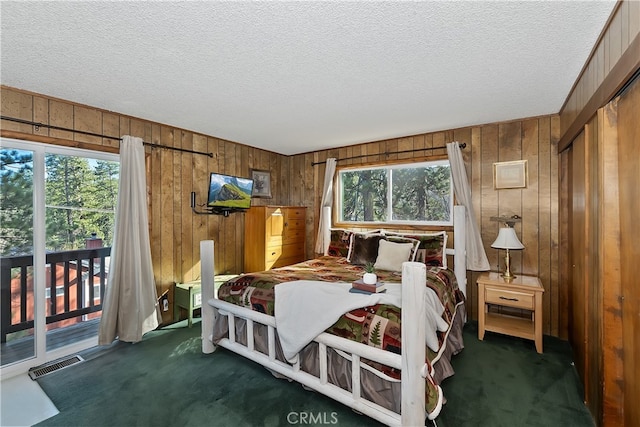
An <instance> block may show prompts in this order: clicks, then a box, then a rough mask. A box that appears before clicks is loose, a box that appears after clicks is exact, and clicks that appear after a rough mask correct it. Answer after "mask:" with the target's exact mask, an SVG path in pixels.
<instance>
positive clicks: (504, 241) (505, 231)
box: [491, 227, 524, 249]
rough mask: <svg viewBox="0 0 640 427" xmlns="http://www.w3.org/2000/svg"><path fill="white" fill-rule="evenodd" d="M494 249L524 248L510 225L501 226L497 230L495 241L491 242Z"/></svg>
mask: <svg viewBox="0 0 640 427" xmlns="http://www.w3.org/2000/svg"><path fill="white" fill-rule="evenodd" d="M491 247H492V248H496V249H524V245H523V244H522V243H520V240H518V236H517V235H516V230H515V229H514V228H511V227H503V228H501V229H500V231H499V232H498V237H497V238H496V241H495V242H493V243H492V244H491Z"/></svg>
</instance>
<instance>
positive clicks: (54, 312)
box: [0, 247, 111, 343]
mask: <svg viewBox="0 0 640 427" xmlns="http://www.w3.org/2000/svg"><path fill="white" fill-rule="evenodd" d="M110 254H111V248H110V247H100V248H93V249H77V250H73V251H63V252H52V253H48V254H47V255H46V273H47V288H48V290H49V292H48V293H49V296H48V297H47V300H46V305H47V308H46V310H47V312H46V313H47V316H46V323H47V325H50V324H52V323H56V322H60V321H64V320H69V319H76V318H82V317H83V316H87V315H89V314H91V313H97V312H99V311H102V301H103V297H104V292H105V289H106V284H107V275H108V267H107V265H108V263H107V261H106V260H107V259H108V258H109V256H110ZM78 279H79V280H78ZM95 287H98V292H96V290H95ZM0 292H1V294H0V324H1V325H0V339H1V341H2V342H3V343H4V342H6V340H7V335H8V334H10V333H14V332H20V331H26V330H29V329H31V328H33V327H34V319H33V255H22V256H14V257H1V258H0ZM18 313H19V315H18ZM78 320H81V319H78Z"/></svg>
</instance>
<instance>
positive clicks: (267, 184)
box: [251, 169, 271, 199]
mask: <svg viewBox="0 0 640 427" xmlns="http://www.w3.org/2000/svg"><path fill="white" fill-rule="evenodd" d="M251 179H253V192H252V193H251V197H264V198H269V199H270V198H271V173H270V172H269V171H264V170H259V169H251Z"/></svg>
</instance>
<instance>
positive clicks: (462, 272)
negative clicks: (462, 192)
mask: <svg viewBox="0 0 640 427" xmlns="http://www.w3.org/2000/svg"><path fill="white" fill-rule="evenodd" d="M466 225H467V216H466V210H465V207H464V206H462V205H456V206H454V207H453V231H454V233H453V249H454V251H455V255H454V266H453V272H454V273H455V274H456V279H458V288H459V289H460V290H461V291H462V293H463V294H464V296H465V297H466V296H467V232H468V230H466Z"/></svg>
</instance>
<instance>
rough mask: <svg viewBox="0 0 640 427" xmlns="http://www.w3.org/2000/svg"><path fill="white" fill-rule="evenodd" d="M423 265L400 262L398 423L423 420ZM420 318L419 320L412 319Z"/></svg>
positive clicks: (424, 279) (404, 424)
mask: <svg viewBox="0 0 640 427" xmlns="http://www.w3.org/2000/svg"><path fill="white" fill-rule="evenodd" d="M426 281H427V268H426V266H425V265H424V263H421V262H405V263H403V264H402V332H401V336H402V374H401V375H402V386H401V393H402V404H401V410H402V425H403V426H423V425H424V422H425V416H426V411H425V395H424V393H425V387H426V386H425V380H424V378H425V377H424V374H425V368H424V366H425V360H426V349H425V346H426V342H427V339H426V320H424V319H426V301H425V294H426ZM416 319H423V321H416Z"/></svg>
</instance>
